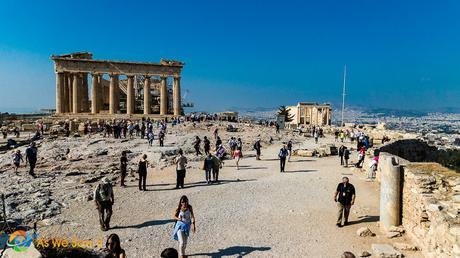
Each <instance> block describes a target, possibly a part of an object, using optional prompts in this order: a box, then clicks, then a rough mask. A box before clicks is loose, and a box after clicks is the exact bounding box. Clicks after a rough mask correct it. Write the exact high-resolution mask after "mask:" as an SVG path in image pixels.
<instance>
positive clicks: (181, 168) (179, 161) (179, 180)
mask: <svg viewBox="0 0 460 258" xmlns="http://www.w3.org/2000/svg"><path fill="white" fill-rule="evenodd" d="M174 163H175V164H176V175H177V176H176V189H179V187H181V188H184V179H185V168H186V166H187V158H186V157H185V156H184V152H183V151H182V149H179V156H177V157H176V158H175V159H174Z"/></svg>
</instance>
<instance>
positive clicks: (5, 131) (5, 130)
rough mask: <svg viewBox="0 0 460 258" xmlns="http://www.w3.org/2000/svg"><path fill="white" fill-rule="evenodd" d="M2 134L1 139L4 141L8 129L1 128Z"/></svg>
mask: <svg viewBox="0 0 460 258" xmlns="http://www.w3.org/2000/svg"><path fill="white" fill-rule="evenodd" d="M2 134H3V139H6V137H8V128H6V127H5V128H3V129H2Z"/></svg>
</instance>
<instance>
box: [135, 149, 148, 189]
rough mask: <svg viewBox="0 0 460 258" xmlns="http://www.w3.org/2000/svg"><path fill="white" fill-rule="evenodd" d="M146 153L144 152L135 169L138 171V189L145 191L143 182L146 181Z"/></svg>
mask: <svg viewBox="0 0 460 258" xmlns="http://www.w3.org/2000/svg"><path fill="white" fill-rule="evenodd" d="M147 164H148V162H147V155H146V154H144V155H143V156H142V158H141V160H140V161H139V168H138V170H137V173H139V190H140V191H146V189H145V183H146V181H147Z"/></svg>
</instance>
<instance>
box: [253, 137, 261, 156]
mask: <svg viewBox="0 0 460 258" xmlns="http://www.w3.org/2000/svg"><path fill="white" fill-rule="evenodd" d="M261 149H262V145H261V144H260V139H257V141H256V143H254V150H256V160H260V150H261Z"/></svg>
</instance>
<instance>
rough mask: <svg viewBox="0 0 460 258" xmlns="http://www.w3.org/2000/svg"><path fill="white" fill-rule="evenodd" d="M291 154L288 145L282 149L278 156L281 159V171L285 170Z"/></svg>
mask: <svg viewBox="0 0 460 258" xmlns="http://www.w3.org/2000/svg"><path fill="white" fill-rule="evenodd" d="M288 155H289V152H288V150H287V149H286V145H283V147H282V148H281V149H280V152H279V154H278V157H279V159H280V172H284V167H285V166H286V157H287V156H288Z"/></svg>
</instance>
